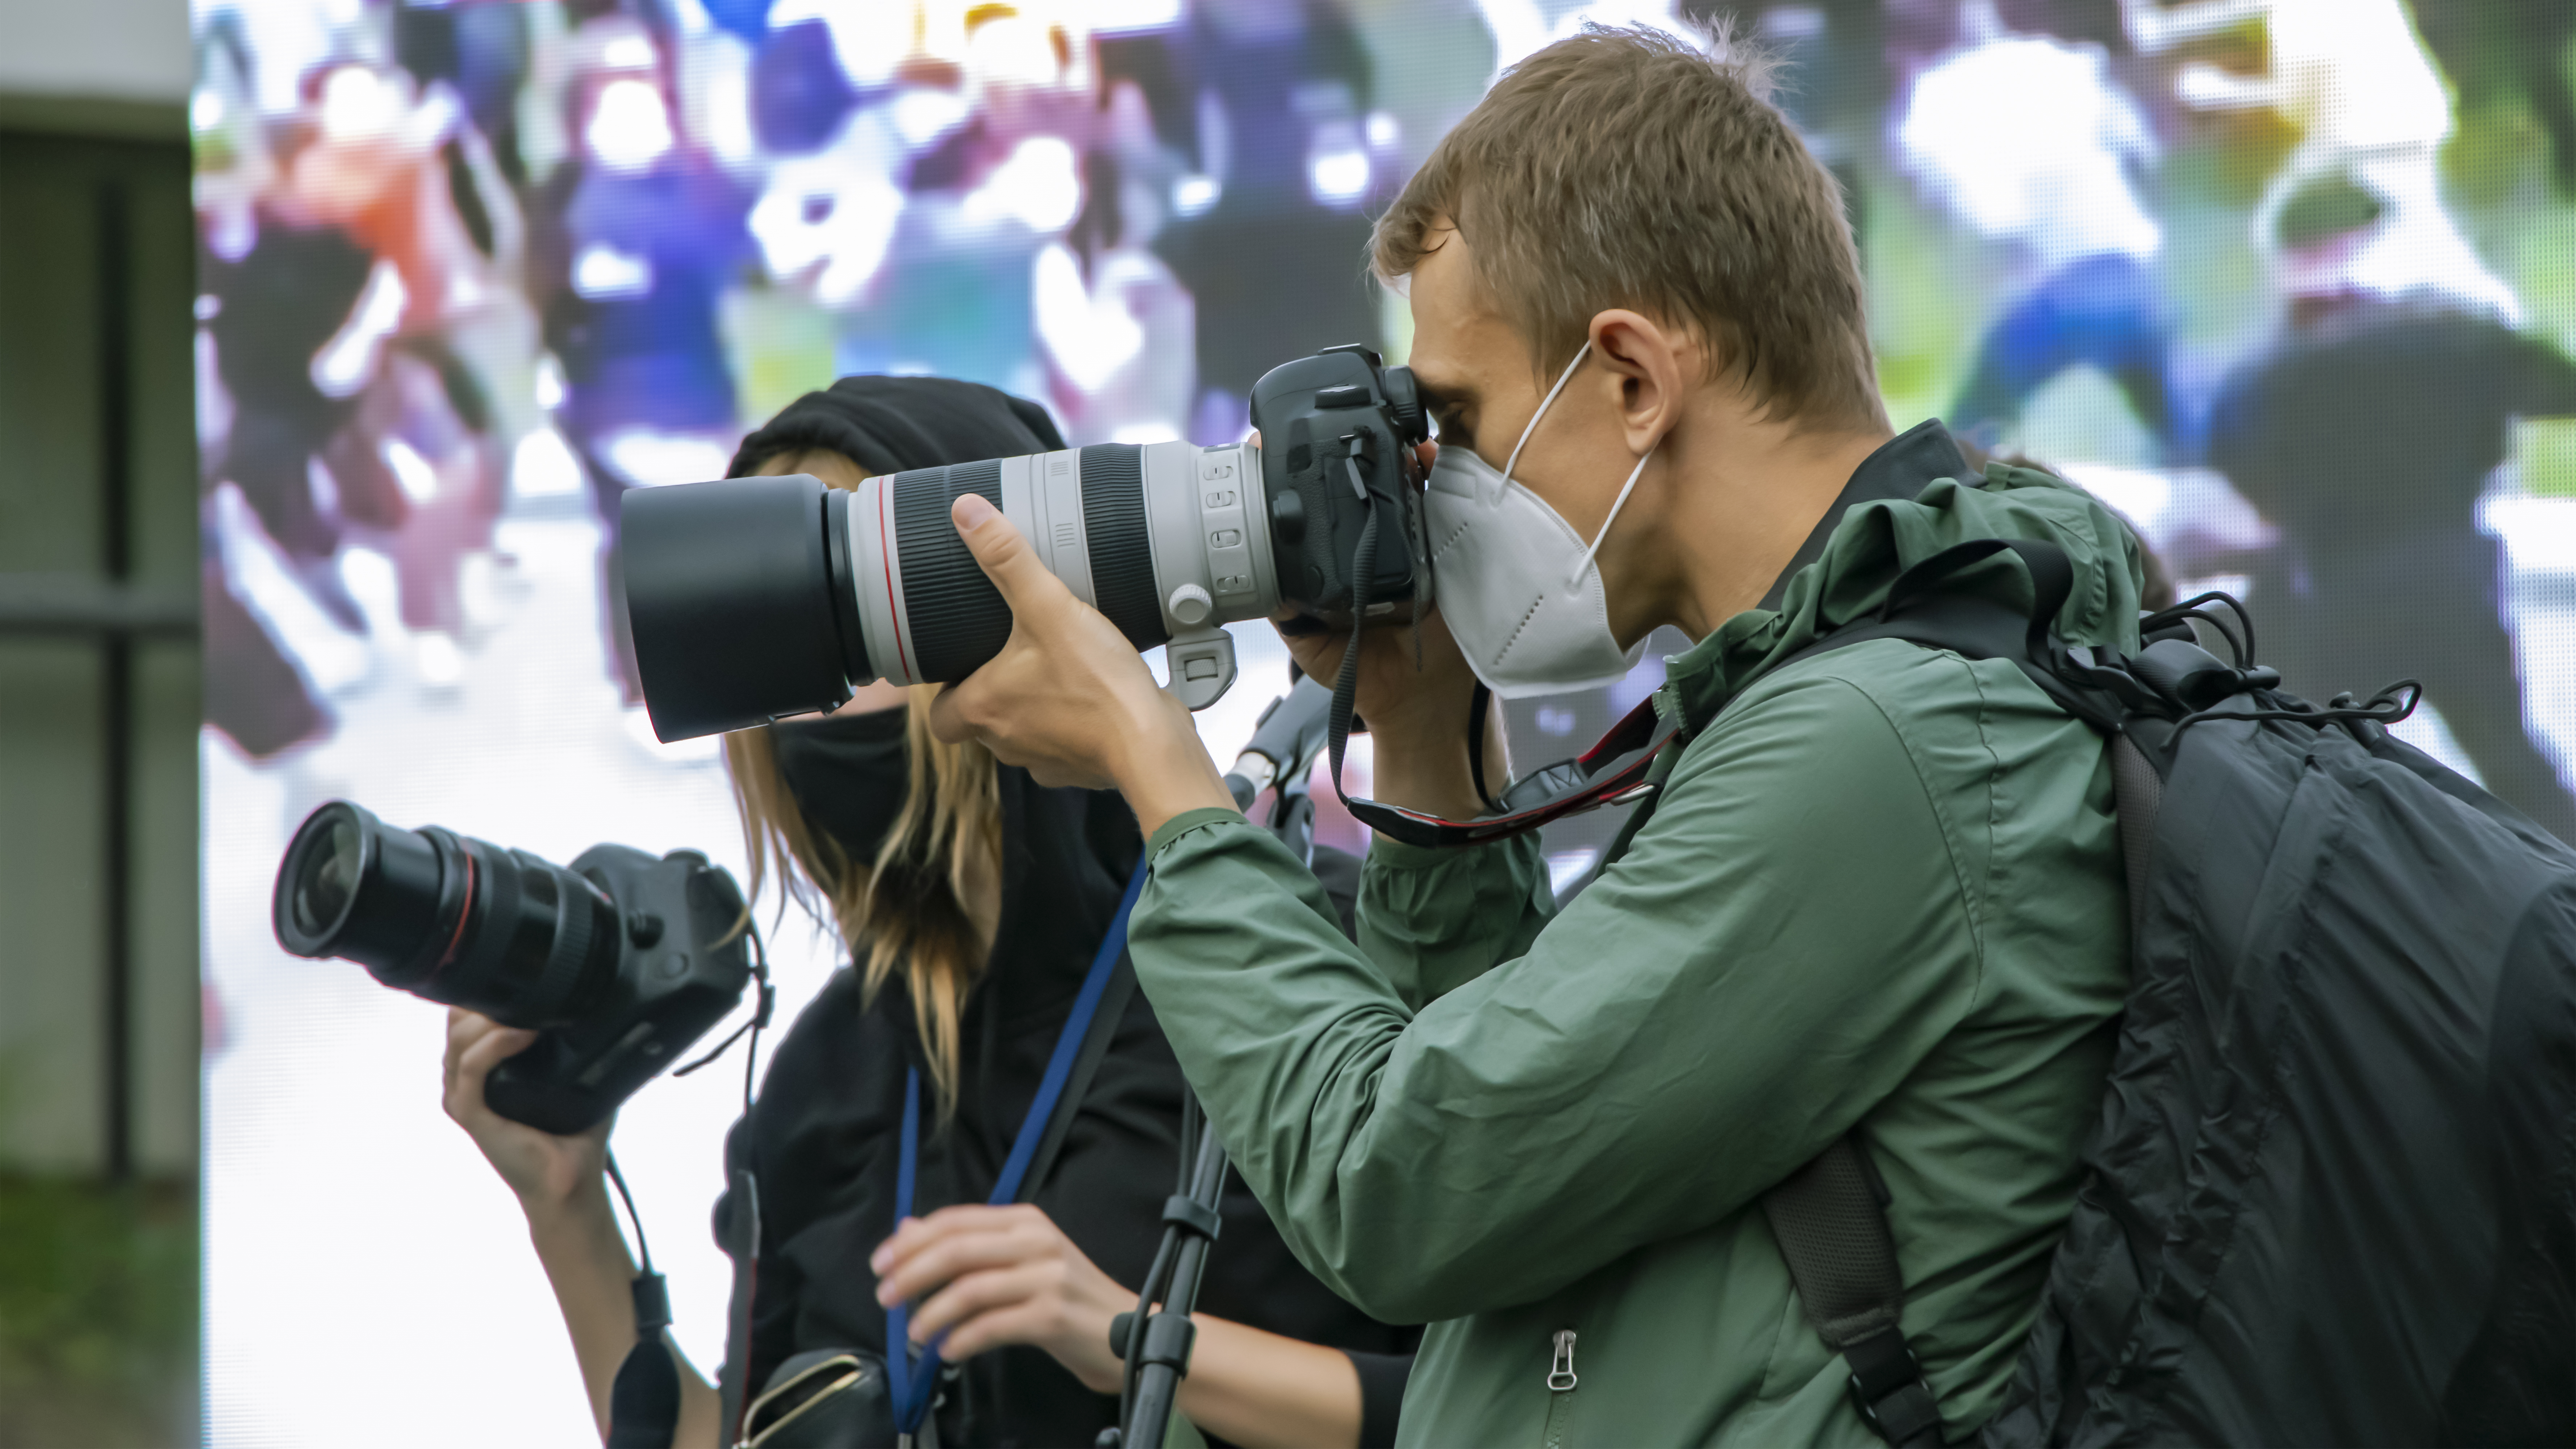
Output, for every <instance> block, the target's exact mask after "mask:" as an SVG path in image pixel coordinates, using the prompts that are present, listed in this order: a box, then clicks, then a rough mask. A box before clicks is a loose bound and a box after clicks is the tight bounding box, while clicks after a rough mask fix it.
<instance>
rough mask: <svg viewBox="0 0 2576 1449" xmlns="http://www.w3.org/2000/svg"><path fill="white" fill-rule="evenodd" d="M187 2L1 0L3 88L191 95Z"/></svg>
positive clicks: (180, 98)
mask: <svg viewBox="0 0 2576 1449" xmlns="http://www.w3.org/2000/svg"><path fill="white" fill-rule="evenodd" d="M195 73H196V71H195V66H194V63H193V62H192V61H191V60H190V58H189V47H188V6H187V0H0V91H17V92H23V93H32V94H38V95H78V96H106V97H112V98H115V99H118V100H133V101H174V102H184V101H186V100H187V98H188V86H189V82H190V80H191V79H192V78H193V77H194V75H195Z"/></svg>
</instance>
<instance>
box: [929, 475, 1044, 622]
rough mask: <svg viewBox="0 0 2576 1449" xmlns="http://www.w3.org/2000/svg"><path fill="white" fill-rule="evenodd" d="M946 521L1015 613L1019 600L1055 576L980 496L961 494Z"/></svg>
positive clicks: (1026, 541)
mask: <svg viewBox="0 0 2576 1449" xmlns="http://www.w3.org/2000/svg"><path fill="white" fill-rule="evenodd" d="M948 517H949V521H950V522H952V523H954V524H956V525H957V536H958V537H959V538H962V539H964V540H966V550H967V552H969V553H971V554H973V555H975V562H976V563H977V564H978V565H980V566H981V567H982V568H983V570H984V576H985V577H986V578H989V579H991V580H992V581H993V587H995V588H997V589H1000V590H1001V591H1002V601H1003V602H1004V603H1007V604H1010V605H1012V606H1013V608H1014V610H1015V611H1016V609H1017V606H1018V604H1019V601H1020V599H1021V598H1022V597H1024V596H1025V595H1026V594H1027V593H1028V592H1029V590H1031V589H1042V588H1044V587H1045V585H1046V581H1048V580H1051V579H1053V578H1054V577H1055V576H1054V575H1053V574H1050V573H1048V572H1047V570H1046V565H1044V564H1042V563H1040V562H1038V558H1037V555H1036V554H1035V553H1033V552H1031V551H1030V549H1029V542H1028V540H1027V539H1025V538H1022V537H1020V531H1019V530H1018V529H1016V528H1013V527H1012V526H1011V521H1010V520H1009V519H1008V518H1005V517H1003V516H1002V510H1000V509H998V508H995V507H994V506H993V505H992V504H991V502H989V501H987V500H986V499H985V498H984V496H983V495H982V494H980V493H961V494H959V495H957V501H956V502H955V503H952V504H950V505H949V507H948Z"/></svg>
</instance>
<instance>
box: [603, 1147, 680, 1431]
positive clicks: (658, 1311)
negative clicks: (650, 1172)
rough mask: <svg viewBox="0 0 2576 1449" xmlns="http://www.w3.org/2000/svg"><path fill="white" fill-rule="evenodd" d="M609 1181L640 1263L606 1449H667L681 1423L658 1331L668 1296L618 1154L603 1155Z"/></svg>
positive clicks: (674, 1378)
mask: <svg viewBox="0 0 2576 1449" xmlns="http://www.w3.org/2000/svg"><path fill="white" fill-rule="evenodd" d="M608 1180H609V1182H610V1183H611V1184H613V1185H614V1186H615V1187H616V1188H617V1196H618V1200H619V1201H621V1202H623V1203H625V1204H626V1218H627V1221H629V1222H631V1223H633V1224H634V1225H635V1252H636V1255H637V1256H638V1257H640V1258H642V1259H643V1260H644V1267H643V1270H642V1271H641V1272H638V1273H637V1274H636V1275H635V1346H634V1347H633V1348H630V1349H628V1350H627V1351H626V1361H625V1362H624V1363H622V1364H619V1365H618V1366H617V1378H616V1381H615V1382H614V1384H613V1385H612V1386H611V1387H610V1389H609V1391H608V1441H607V1449H668V1446H669V1445H670V1443H671V1436H672V1434H673V1433H674V1432H675V1431H676V1430H677V1429H678V1427H679V1422H680V1367H679V1365H678V1364H676V1363H674V1362H672V1361H671V1346H670V1345H669V1344H667V1343H665V1342H663V1341H662V1330H664V1329H666V1328H668V1327H670V1326H671V1294H670V1291H669V1289H668V1288H667V1287H666V1286H665V1285H664V1283H663V1280H662V1275H661V1274H659V1273H656V1272H654V1271H653V1249H652V1247H651V1246H650V1245H649V1244H647V1243H646V1242H645V1241H644V1219H643V1217H642V1216H641V1215H640V1214H638V1213H637V1212H636V1211H635V1195H634V1194H633V1193H631V1192H629V1191H627V1188H626V1174H624V1173H622V1172H619V1171H618V1170H617V1154H616V1153H614V1152H611V1153H609V1154H608Z"/></svg>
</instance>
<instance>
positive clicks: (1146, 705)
mask: <svg viewBox="0 0 2576 1449" xmlns="http://www.w3.org/2000/svg"><path fill="white" fill-rule="evenodd" d="M1110 766H1111V773H1112V778H1113V779H1115V780H1116V782H1117V785H1118V792H1119V793H1120V794H1121V795H1124V796H1126V797H1127V806H1128V808H1129V809H1131V810H1133V811H1135V812H1136V828H1137V829H1138V830H1139V831H1141V832H1142V833H1143V834H1144V835H1145V836H1146V837H1147V838H1149V839H1150V838H1151V837H1152V836H1153V834H1154V832H1155V831H1156V830H1158V829H1160V828H1161V827H1162V824H1163V822H1164V821H1167V820H1169V819H1171V818H1172V817H1173V816H1176V815H1180V814H1184V813H1186V812H1188V811H1191V810H1197V809H1200V808H1202V807H1207V806H1222V807H1224V808H1226V809H1229V810H1230V809H1233V808H1234V795H1233V793H1232V792H1231V791H1229V790H1227V789H1226V788H1225V778H1224V777H1223V776H1222V775H1219V774H1218V773H1217V769H1216V762H1215V761H1213V760H1211V759H1209V758H1208V752H1207V746H1206V745H1204V744H1203V743H1201V742H1200V740H1199V734H1198V726H1197V725H1196V724H1194V723H1193V722H1192V721H1191V719H1190V714H1189V711H1188V710H1186V709H1183V708H1182V707H1181V705H1180V702H1179V701H1177V700H1175V699H1173V698H1172V697H1171V696H1170V695H1168V694H1165V693H1163V692H1162V691H1161V690H1156V691H1155V692H1154V694H1153V695H1152V696H1151V697H1150V698H1149V699H1144V700H1139V701H1136V702H1134V703H1133V704H1132V705H1131V706H1130V708H1129V709H1128V710H1127V724H1126V728H1124V729H1122V730H1120V731H1119V737H1118V741H1117V745H1116V757H1115V758H1114V759H1113V760H1111V761H1110Z"/></svg>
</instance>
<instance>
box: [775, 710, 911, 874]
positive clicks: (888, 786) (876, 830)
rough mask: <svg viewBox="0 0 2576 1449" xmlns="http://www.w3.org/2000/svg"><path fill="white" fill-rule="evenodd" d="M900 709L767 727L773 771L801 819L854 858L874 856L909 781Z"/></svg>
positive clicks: (859, 860)
mask: <svg viewBox="0 0 2576 1449" xmlns="http://www.w3.org/2000/svg"><path fill="white" fill-rule="evenodd" d="M904 715H905V711H903V710H901V709H882V710H872V711H870V712H868V713H866V714H854V715H839V716H826V717H824V718H822V719H813V720H797V721H793V722H790V723H786V724H777V725H772V726H770V728H769V738H770V744H771V748H772V749H773V750H774V751H775V752H776V754H777V757H778V773H779V774H781V775H783V776H785V777H786V780H787V792H788V794H789V795H791V796H793V797H794V798H795V801H796V808H797V809H798V810H800V811H802V812H804V815H805V822H806V824H808V825H810V826H812V827H814V828H815V829H818V830H820V831H822V832H824V833H825V834H827V835H829V836H831V837H832V840H833V843H834V844H836V845H838V846H840V847H841V851H842V853H843V854H845V855H847V856H848V857H849V858H850V859H851V861H852V862H854V863H859V864H865V863H867V862H871V861H873V860H875V859H876V854H877V847H878V846H880V845H882V844H884V842H885V838H886V833H887V832H888V831H890V830H892V829H893V828H894V822H895V818H896V816H898V815H900V814H901V813H902V811H903V797H904V792H905V789H906V787H907V785H908V783H909V780H910V773H909V771H908V770H907V768H906V766H905V745H904V724H905V720H904Z"/></svg>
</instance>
